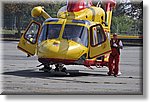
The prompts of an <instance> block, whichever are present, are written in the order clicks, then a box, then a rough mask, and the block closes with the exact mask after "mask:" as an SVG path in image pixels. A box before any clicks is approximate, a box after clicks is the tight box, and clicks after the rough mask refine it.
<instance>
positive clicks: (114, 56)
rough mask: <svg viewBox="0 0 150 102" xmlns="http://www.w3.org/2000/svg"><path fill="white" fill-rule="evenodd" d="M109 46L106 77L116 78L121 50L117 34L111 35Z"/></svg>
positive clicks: (121, 46) (120, 42)
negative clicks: (109, 52) (112, 76)
mask: <svg viewBox="0 0 150 102" xmlns="http://www.w3.org/2000/svg"><path fill="white" fill-rule="evenodd" d="M110 45H111V50H112V52H111V54H110V56H109V63H108V67H109V72H108V75H112V74H113V75H114V76H115V77H117V76H118V73H119V61H120V49H122V48H123V44H122V41H121V40H119V39H118V36H117V34H116V33H115V34H113V38H112V39H111V41H110Z"/></svg>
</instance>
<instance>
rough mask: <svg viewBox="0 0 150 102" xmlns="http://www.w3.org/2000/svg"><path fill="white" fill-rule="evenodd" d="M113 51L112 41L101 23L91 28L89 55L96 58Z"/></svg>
mask: <svg viewBox="0 0 150 102" xmlns="http://www.w3.org/2000/svg"><path fill="white" fill-rule="evenodd" d="M109 52H111V48H110V41H109V40H108V38H107V37H106V35H105V33H104V30H103V28H102V26H101V25H100V24H97V25H94V26H92V27H91V28H90V50H89V57H90V58H95V57H99V56H102V55H105V54H107V53H109Z"/></svg>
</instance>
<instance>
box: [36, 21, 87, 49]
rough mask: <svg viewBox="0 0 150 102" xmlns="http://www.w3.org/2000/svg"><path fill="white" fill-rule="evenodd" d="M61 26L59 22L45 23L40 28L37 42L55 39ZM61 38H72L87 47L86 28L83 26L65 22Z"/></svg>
mask: <svg viewBox="0 0 150 102" xmlns="http://www.w3.org/2000/svg"><path fill="white" fill-rule="evenodd" d="M61 28H62V25H61V24H45V25H44V26H43V28H42V31H41V34H40V37H39V42H38V43H41V42H42V41H43V40H47V39H57V38H58V37H59V35H60V31H61ZM62 38H63V39H67V40H73V41H75V42H77V43H80V44H82V45H84V46H86V47H87V46H88V29H87V28H86V27H84V26H78V25H71V24H66V25H65V28H64V31H63V36H62Z"/></svg>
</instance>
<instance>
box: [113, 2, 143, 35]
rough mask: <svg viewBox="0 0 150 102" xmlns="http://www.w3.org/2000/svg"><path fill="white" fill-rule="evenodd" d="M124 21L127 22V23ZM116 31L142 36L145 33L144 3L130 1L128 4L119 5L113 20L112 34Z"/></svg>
mask: <svg viewBox="0 0 150 102" xmlns="http://www.w3.org/2000/svg"><path fill="white" fill-rule="evenodd" d="M121 16H122V17H121ZM123 16H124V17H123ZM124 19H127V20H126V21H125V20H124ZM126 26H128V27H126ZM127 28H128V29H127ZM123 29H124V31H123ZM133 29H134V30H133ZM131 30H132V31H131ZM115 31H116V32H119V33H122V32H129V33H140V34H141V32H143V1H140V2H134V1H133V0H132V1H131V0H128V2H120V3H119V2H118V3H117V5H116V8H115V10H114V11H113V18H112V32H115ZM133 31H135V32H133ZM137 31H139V32H137Z"/></svg>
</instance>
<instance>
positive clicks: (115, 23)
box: [111, 15, 133, 34]
mask: <svg viewBox="0 0 150 102" xmlns="http://www.w3.org/2000/svg"><path fill="white" fill-rule="evenodd" d="M132 24H133V20H132V19H130V18H129V17H128V16H126V15H124V16H117V17H115V16H114V17H113V19H112V26H111V31H112V33H119V34H121V33H124V34H128V33H129V31H130V28H131V27H132Z"/></svg>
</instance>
